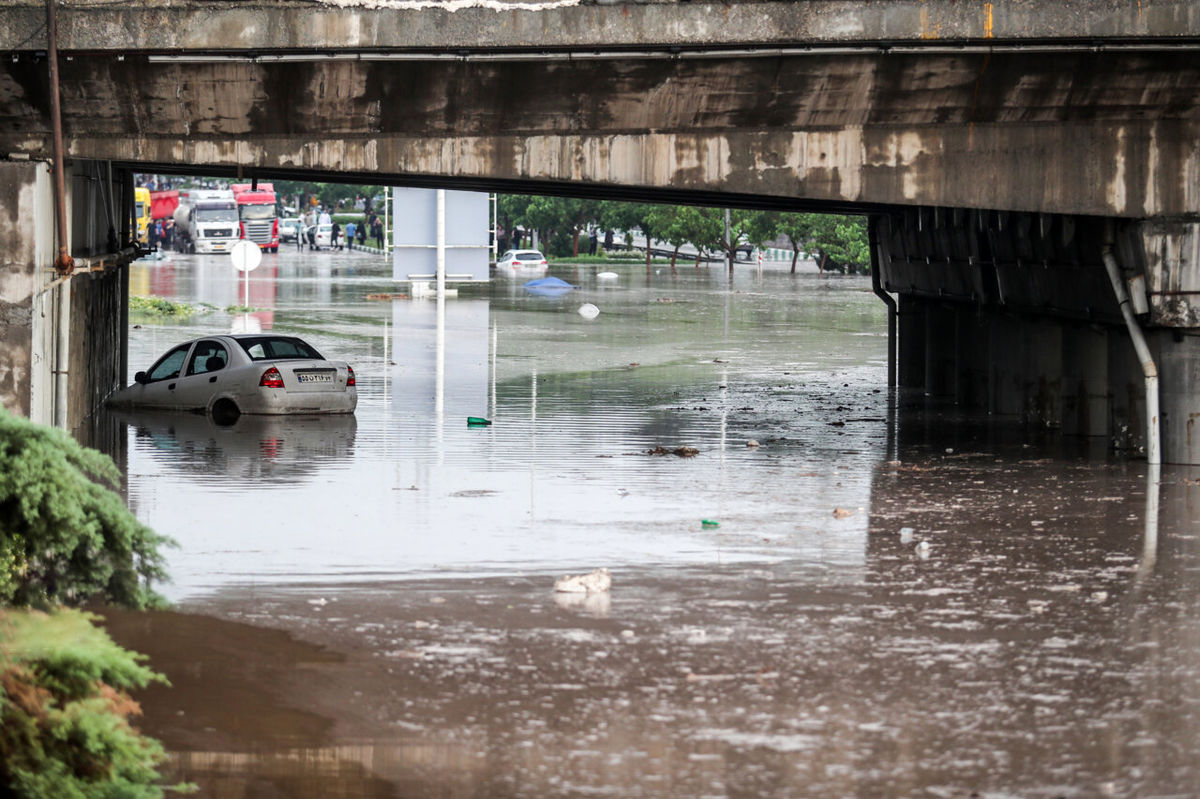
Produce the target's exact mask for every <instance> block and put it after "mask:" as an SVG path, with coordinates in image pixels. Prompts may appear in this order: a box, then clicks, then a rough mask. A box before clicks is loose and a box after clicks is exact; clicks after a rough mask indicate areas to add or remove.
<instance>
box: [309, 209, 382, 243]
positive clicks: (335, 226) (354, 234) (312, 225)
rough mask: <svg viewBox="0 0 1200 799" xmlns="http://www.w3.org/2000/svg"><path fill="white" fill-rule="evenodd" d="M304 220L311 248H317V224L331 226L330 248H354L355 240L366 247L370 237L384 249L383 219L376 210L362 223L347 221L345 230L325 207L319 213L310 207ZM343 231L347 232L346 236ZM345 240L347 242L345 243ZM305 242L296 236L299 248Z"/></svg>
mask: <svg viewBox="0 0 1200 799" xmlns="http://www.w3.org/2000/svg"><path fill="white" fill-rule="evenodd" d="M303 221H304V230H305V231H306V238H307V244H308V248H309V249H310V250H315V249H317V225H329V226H330V230H329V247H330V249H334V250H341V249H343V248H345V249H347V250H353V249H354V243H355V241H357V242H358V246H359V247H365V246H366V245H367V239H368V237H369V238H372V239H374V240H375V247H376V248H377V249H380V250H382V249H383V220H382V219H380V218H379V215H378V214H376V213H374V212H371V213H370V214H368V215H367V219H366V221H365V222H362V223H361V224H359V223H355V222H347V223H346V227H345V229H344V230H343V228H342V226H341V225H340V224H339V223H337V222H334V221H333V220H332V218H331V217H330V216H329V211H328V210H327V209H325V208H322V209H321V211H320V213H319V214H318V213H317V212H316V211H314V210H311V209H310V210H309V211H308V213H306V214H305V215H304V217H303ZM343 233H344V234H345V235H344V236H343ZM343 241H344V242H345V243H344V244H343ZM304 243H305V242H303V241H302V240H301V238H300V237H299V236H297V237H296V247H297V248H300V247H302V246H303V245H304Z"/></svg>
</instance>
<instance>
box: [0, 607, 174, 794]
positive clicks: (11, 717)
mask: <svg viewBox="0 0 1200 799" xmlns="http://www.w3.org/2000/svg"><path fill="white" fill-rule="evenodd" d="M94 618H95V617H94V616H91V615H89V614H86V613H81V612H79V611H74V610H59V611H57V612H55V613H52V614H45V613H40V612H37V611H13V610H9V611H3V610H0V796H18V797H29V798H30V799H59V798H60V797H72V798H73V799H74V798H76V797H77V798H78V799H110V798H113V799H115V797H121V799H158V797H161V796H162V795H163V787H162V786H161V785H159V784H158V783H159V782H160V780H161V776H160V774H159V772H158V767H159V766H160V764H162V763H163V761H165V760H166V753H165V752H164V751H163V748H162V746H161V745H160V744H159V743H158V742H157V741H155V740H154V739H153V738H148V737H146V736H144V735H142V734H141V733H139V732H138V731H137V730H136V729H134V728H133V727H131V726H130V724H129V717H130V716H134V715H138V714H139V713H140V708H139V707H138V705H137V703H136V702H134V701H133V700H132V699H130V697H129V695H128V693H127V691H129V690H131V689H136V688H143V687H145V686H146V685H148V684H149V683H150V682H166V680H165V679H164V678H163V677H162V676H161V675H158V674H155V673H154V672H152V671H151V670H150V669H148V668H146V667H145V666H143V665H142V664H141V662H140V661H142V660H144V659H145V657H144V656H143V655H137V654H134V653H132V652H129V651H127V650H125V649H122V648H121V647H119V646H117V645H116V644H115V643H113V641H112V639H111V638H109V637H108V635H107V634H106V633H105V632H104V631H103V630H100V629H98V628H96V627H95V626H93V625H92V623H91V622H92V620H93V619H94ZM176 788H177V789H180V790H186V789H187V788H186V786H176Z"/></svg>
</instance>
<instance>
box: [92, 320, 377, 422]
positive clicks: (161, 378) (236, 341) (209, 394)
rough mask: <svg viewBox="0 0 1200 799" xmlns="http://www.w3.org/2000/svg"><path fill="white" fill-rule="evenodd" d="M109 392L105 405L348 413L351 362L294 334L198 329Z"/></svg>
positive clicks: (352, 402) (352, 399)
mask: <svg viewBox="0 0 1200 799" xmlns="http://www.w3.org/2000/svg"><path fill="white" fill-rule="evenodd" d="M133 379H134V384H133V385H131V386H129V387H128V388H123V389H121V390H120V391H117V392H115V393H114V394H113V395H112V396H111V397H109V399H108V402H109V404H111V405H116V406H119V407H126V408H163V409H170V410H185V411H198V412H208V413H211V414H213V417H214V418H216V419H218V420H220V419H236V418H237V416H238V415H239V414H243V413H263V414H280V413H353V412H354V409H355V407H357V405H358V388H357V387H356V385H355V379H354V369H353V368H351V366H350V364H348V363H345V362H344V361H327V360H325V358H324V357H323V356H322V355H321V353H319V352H317V351H316V349H314V348H313V347H312V346H311V345H309V344H308V343H306V342H305V341H303V340H301V339H299V338H296V337H295V336H283V335H274V334H270V333H263V334H255V335H227V336H225V335H223V336H205V337H204V338H198V339H195V340H193V341H189V342H186V343H184V344H180V345H179V346H177V347H175V348H173V349H171V350H169V351H168V352H167V353H166V354H165V355H163V356H162V357H161V358H159V359H158V360H157V361H155V363H154V365H153V366H151V367H150V368H149V369H147V370H146V371H145V372H138V373H137V374H136V375H134V377H133Z"/></svg>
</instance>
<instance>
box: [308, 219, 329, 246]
mask: <svg viewBox="0 0 1200 799" xmlns="http://www.w3.org/2000/svg"><path fill="white" fill-rule="evenodd" d="M309 236H312V237H313V239H312V241H313V244H312V245H310V246H314V247H316V248H317V249H318V250H319V249H321V248H322V247H329V246H332V243H333V241H332V239H333V225H309V226H308V227H306V228H305V229H304V243H305V244H308V242H309V238H308V237H309Z"/></svg>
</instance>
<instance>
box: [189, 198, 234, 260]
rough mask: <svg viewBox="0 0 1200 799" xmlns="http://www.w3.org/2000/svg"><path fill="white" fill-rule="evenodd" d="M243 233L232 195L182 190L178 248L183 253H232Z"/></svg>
mask: <svg viewBox="0 0 1200 799" xmlns="http://www.w3.org/2000/svg"><path fill="white" fill-rule="evenodd" d="M239 233H240V230H239V228H238V210H237V201H235V200H234V199H233V192H232V191H228V190H218V189H181V190H180V192H179V207H178V208H176V209H175V247H176V249H178V250H179V251H180V252H201V253H205V252H229V250H230V248H232V247H233V245H234V243H235V242H236V241H237V240H238V237H239Z"/></svg>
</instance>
